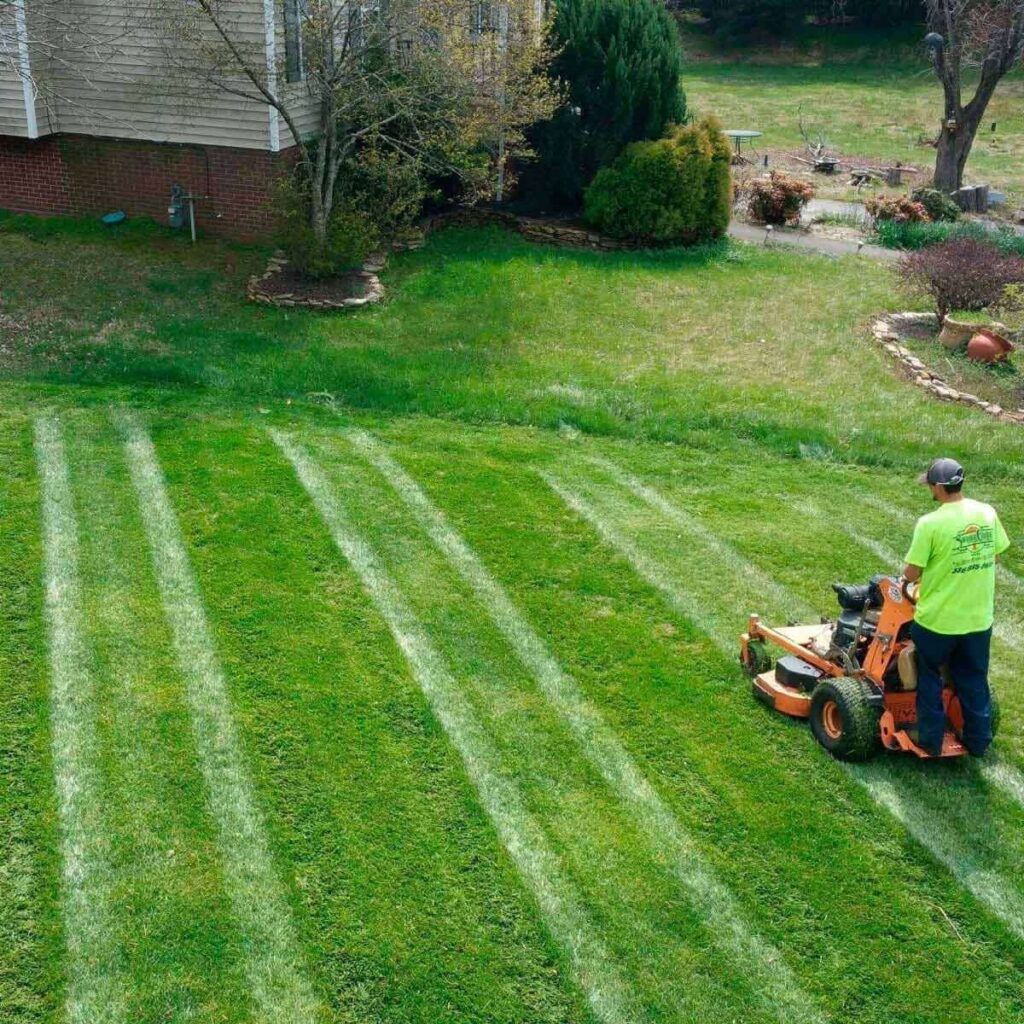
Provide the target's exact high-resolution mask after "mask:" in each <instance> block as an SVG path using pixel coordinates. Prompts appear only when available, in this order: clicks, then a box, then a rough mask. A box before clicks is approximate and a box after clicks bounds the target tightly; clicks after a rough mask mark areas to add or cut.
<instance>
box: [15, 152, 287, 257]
mask: <svg viewBox="0 0 1024 1024" xmlns="http://www.w3.org/2000/svg"><path fill="white" fill-rule="evenodd" d="M294 156H295V154H294V151H290V152H285V153H280V154H275V153H265V152H261V151H259V150H246V149H232V148H227V147H224V146H183V145H176V144H168V143H159V142H133V141H127V140H120V139H99V138H93V137H91V136H88V135H57V136H49V137H46V138H43V139H38V140H35V141H29V140H25V139H16V138H11V137H10V136H0V208H2V209H7V210H14V211H16V212H19V213H39V214H60V213H74V214H82V215H94V214H103V213H108V212H110V211H111V210H124V211H125V212H126V213H127V214H128V215H129V216H136V217H143V216H144V217H152V218H154V219H155V220H157V221H159V222H160V223H167V206H168V204H169V202H170V198H171V186H172V185H175V184H178V185H183V186H184V187H185V189H186V191H189V192H191V193H193V194H195V195H199V196H204V197H206V198H204V199H200V200H199V201H198V202H197V203H196V219H197V224H198V226H199V227H200V229H201V230H203V231H206V232H207V233H209V234H213V235H220V236H223V237H227V238H236V239H239V240H247V239H256V238H261V237H265V236H266V235H267V234H268V233H269V232H270V231H271V229H272V227H273V223H272V217H271V213H270V210H269V209H268V201H269V198H270V193H271V190H272V187H273V182H274V179H275V177H276V176H277V175H278V174H280V173H281V171H282V170H283V169H284V168H286V167H287V166H289V165H290V164H291V163H292V162H293V160H294Z"/></svg>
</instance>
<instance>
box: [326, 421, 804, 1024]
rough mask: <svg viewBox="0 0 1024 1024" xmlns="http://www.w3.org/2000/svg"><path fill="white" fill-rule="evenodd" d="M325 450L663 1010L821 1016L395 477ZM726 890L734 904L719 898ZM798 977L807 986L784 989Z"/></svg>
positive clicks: (603, 922)
mask: <svg viewBox="0 0 1024 1024" xmlns="http://www.w3.org/2000/svg"><path fill="white" fill-rule="evenodd" d="M316 450H317V453H318V458H319V460H320V461H321V463H322V464H324V465H325V466H330V470H329V475H330V479H331V483H332V486H333V487H334V489H335V491H336V493H337V494H338V496H339V499H341V500H344V502H345V506H346V510H347V513H348V515H349V516H350V517H352V519H353V520H358V521H359V522H360V524H361V529H362V530H364V531H366V535H367V536H368V537H370V538H371V541H372V543H373V545H374V547H375V549H376V550H377V551H378V553H379V555H380V557H381V558H382V559H383V560H385V561H386V563H387V567H388V571H389V573H391V574H393V576H394V578H395V580H396V582H397V583H398V585H399V586H400V588H401V590H402V592H403V593H404V594H405V595H406V600H408V602H409V603H410V605H411V606H412V607H413V610H414V613H415V614H416V616H417V617H418V618H419V619H420V621H421V622H422V623H423V625H424V627H425V629H426V630H427V631H428V632H429V635H430V638H431V642H432V643H433V644H434V645H435V646H436V647H437V648H438V649H439V650H440V651H441V652H442V654H443V656H444V657H445V659H446V660H447V661H448V663H449V664H450V665H451V667H452V669H453V671H454V673H455V675H456V677H457V678H458V680H459V681H460V684H461V685H462V686H463V687H464V689H465V691H466V693H467V696H468V697H469V698H470V699H471V700H472V701H473V703H474V707H475V709H476V711H477V713H478V714H479V715H480V716H481V719H482V721H483V722H484V723H485V724H486V728H487V730H488V732H489V734H490V735H491V737H492V739H493V742H494V743H495V745H496V747H497V748H498V749H499V750H500V753H501V761H502V764H503V766H504V770H505V771H506V772H507V774H508V775H509V776H510V777H511V778H514V779H515V780H516V782H517V783H518V784H519V786H520V787H521V789H522V792H523V795H524V799H525V800H526V801H527V802H528V804H529V809H530V811H531V813H533V814H534V815H535V816H536V817H537V818H538V819H539V820H540V821H541V822H542V823H543V827H544V829H545V831H546V833H547V834H548V836H549V838H550V839H551V841H552V842H553V843H554V844H555V846H556V848H557V850H558V852H559V853H560V855H561V856H562V858H563V860H564V862H565V863H566V865H567V868H568V869H569V871H570V872H571V875H572V878H573V881H574V882H575V884H576V885H577V886H578V888H579V889H580V891H581V893H582V894H583V897H584V899H585V900H586V902H587V904H588V906H589V909H590V913H591V915H592V916H593V918H594V921H595V923H596V924H597V925H598V927H599V929H600V931H601V933H602V934H603V935H604V936H605V937H606V941H607V942H608V944H609V946H610V947H611V948H612V949H613V951H614V952H615V955H616V958H617V959H618V960H619V961H620V962H621V963H622V964H623V965H624V966H625V967H626V968H628V970H629V972H630V974H631V976H632V977H635V978H637V979H638V980H639V981H640V984H641V986H642V989H643V991H644V994H645V999H646V1001H647V1003H648V1005H649V1006H650V1008H651V1012H652V1014H656V1015H658V1016H666V1017H667V1018H668V1019H672V1018H673V1017H675V1016H679V1015H682V1016H684V1017H695V1018H701V1017H706V1016H708V1015H713V1014H714V1013H716V1012H720V1013H722V1014H723V1015H726V1016H730V1015H732V1016H735V1015H744V1016H746V1017H748V1018H749V1019H751V1020H757V1021H762V1020H763V1021H771V1020H777V1019H778V1015H779V1012H780V1006H781V1007H784V1008H786V1009H787V1010H792V1015H793V1017H794V1018H796V1017H798V1016H799V1017H802V1018H803V1019H807V1018H808V1017H811V1018H813V1015H814V1011H813V1009H811V1008H809V1001H808V1000H807V998H806V995H805V994H804V993H802V992H800V991H799V987H798V986H796V984H795V981H794V980H793V979H792V976H791V975H789V976H788V977H787V972H786V969H785V967H784V965H783V964H781V958H778V954H777V953H776V954H775V955H776V958H777V959H776V960H774V961H768V959H767V957H765V952H766V950H765V948H764V943H763V942H762V941H761V940H760V939H759V938H758V937H757V936H756V935H751V934H750V932H749V929H748V927H747V925H746V922H744V921H743V920H742V918H741V916H740V915H738V914H737V913H736V910H735V907H734V906H733V905H732V901H731V899H730V897H729V894H728V893H727V892H726V891H725V890H724V889H723V888H722V887H721V886H720V885H718V884H717V882H716V880H715V878H714V875H713V872H710V871H709V870H708V867H707V864H706V861H705V860H704V858H703V856H702V854H701V852H700V851H699V848H698V845H697V844H696V843H695V842H694V841H693V839H692V838H690V837H688V836H687V837H683V836H681V830H680V828H679V827H678V825H675V826H674V832H672V833H669V834H667V835H666V834H664V832H660V833H659V834H657V835H656V836H655V835H653V834H651V835H649V834H646V833H645V830H644V828H643V825H642V824H641V823H639V822H638V821H637V815H636V814H635V813H634V810H635V809H634V808H632V807H630V806H628V805H627V804H626V803H624V801H623V800H622V799H621V795H620V793H619V792H617V791H616V789H615V786H614V785H613V784H610V783H609V781H608V780H606V779H605V778H603V777H602V774H601V773H600V771H599V770H598V766H597V765H596V764H595V763H592V762H593V759H592V758H590V757H588V756H587V753H586V751H584V750H582V749H581V745H580V743H579V741H578V739H579V738H578V736H577V735H575V734H574V731H573V729H572V728H571V727H570V726H569V725H568V723H567V720H566V717H565V716H563V715H562V714H561V713H560V712H558V711H556V710H555V709H554V708H553V706H552V702H551V700H550V698H549V695H548V694H546V693H545V692H543V690H542V689H541V687H540V686H539V685H538V683H537V681H536V680H535V679H533V678H532V677H531V676H530V674H529V673H528V672H525V671H524V669H523V667H522V665H521V664H520V662H519V658H518V657H517V656H516V655H515V652H514V650H512V649H510V647H509V644H508V638H507V636H506V635H504V634H503V633H502V632H501V631H500V630H499V629H498V627H497V626H496V625H495V624H494V623H493V622H491V621H489V616H488V615H487V613H486V610H485V608H483V607H482V606H481V602H480V599H479V596H478V595H477V594H475V593H474V592H473V590H472V589H470V588H469V587H468V586H467V584H466V583H465V581H463V580H461V579H460V577H459V576H458V574H456V573H455V572H454V571H453V569H452V567H451V565H449V564H448V563H447V561H446V559H445V557H444V556H443V555H442V554H441V553H440V552H438V551H437V550H435V549H434V547H433V545H431V544H430V542H429V541H428V539H427V537H425V536H424V535H423V533H422V530H421V529H420V528H419V526H418V525H417V523H416V522H415V520H413V519H412V518H411V517H410V515H409V513H408V511H407V510H406V509H405V508H404V507H403V505H402V503H401V502H399V501H398V500H397V499H396V496H395V495H394V494H393V492H392V491H391V490H390V488H389V487H388V486H387V485H386V484H385V482H384V481H383V480H381V479H380V478H379V476H378V475H377V474H376V473H374V472H372V471H370V470H368V468H367V467H366V466H365V465H363V464H362V462H361V460H359V459H356V461H351V460H352V459H353V458H355V456H354V454H353V453H352V452H350V451H349V450H348V448H347V446H344V445H342V446H341V447H340V448H339V446H338V445H337V444H336V443H332V441H331V440H329V439H328V440H325V441H324V442H323V443H322V444H318V445H317V446H316ZM606 739H607V737H606ZM613 781H617V780H613ZM648 824H649V822H648ZM670 827H673V826H670ZM683 844H685V845H683ZM681 845H683V848H682V849H681V848H680V847H681ZM681 881H683V882H685V883H686V884H682V885H681V884H680V882H681ZM713 899H718V900H720V901H721V902H722V903H723V906H722V907H719V908H711V909H710V910H709V907H708V902H709V900H713ZM725 929H730V931H729V933H728V934H723V931H724V930H725ZM723 951H728V953H729V955H722V954H723ZM734 951H735V952H736V953H737V955H736V956H733V955H732V953H733V952H734ZM752 957H762V958H763V959H761V960H760V962H758V961H757V960H754V961H753V963H752V962H751V958H752ZM776 971H777V976H775V975H773V974H770V973H769V972H776ZM787 981H788V982H790V983H791V984H793V985H794V989H795V990H796V991H787V992H785V993H784V995H783V996H782V998H780V999H778V1000H777V1001H776V999H773V996H777V994H778V991H779V985H780V984H785V983H786V982H787Z"/></svg>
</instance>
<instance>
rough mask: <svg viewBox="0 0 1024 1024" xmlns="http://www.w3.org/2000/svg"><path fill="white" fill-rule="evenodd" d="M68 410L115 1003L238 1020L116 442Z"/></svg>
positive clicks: (133, 1012) (201, 829)
mask: <svg viewBox="0 0 1024 1024" xmlns="http://www.w3.org/2000/svg"><path fill="white" fill-rule="evenodd" d="M67 423H68V430H69V433H70V432H71V431H73V436H74V438H75V444H74V446H73V447H72V448H71V449H70V450H69V458H70V462H71V466H72V476H73V479H74V480H75V481H76V482H77V486H76V500H77V508H78V516H79V523H80V528H81V535H82V538H83V543H82V554H81V565H82V577H83V581H84V582H83V587H82V590H83V605H84V608H85V611H86V621H87V622H88V623H89V633H90V639H91V642H92V646H93V650H94V652H95V659H96V666H97V694H98V699H99V704H100V716H99V717H100V739H101V745H102V753H103V760H102V764H103V770H104V777H105V779H106V780H107V788H108V793H107V799H106V807H107V817H108V822H109V829H110V835H111V845H112V847H113V852H114V857H115V860H114V864H115V869H116V873H117V887H116V889H115V891H114V894H113V897H112V899H113V902H114V903H115V905H116V906H117V908H118V914H117V919H116V922H115V925H116V933H117V936H118V942H119V945H120V948H121V950H122V955H123V958H124V962H125V965H126V970H127V971H128V972H129V973H130V975H131V977H132V978H133V979H134V983H133V984H132V986H131V988H130V991H129V992H128V1014H127V1015H128V1018H129V1019H130V1020H132V1021H139V1022H143V1021H145V1022H148V1021H154V1022H155V1021H160V1020H162V1019H167V1018H169V1019H172V1020H179V1019H180V1020H187V1019H188V1018H189V1017H205V1018H207V1019H213V1020H217V1021H219V1022H242V1021H247V1020H250V1019H251V1007H250V1005H249V998H248V992H249V986H248V983H247V979H246V977H245V974H244V972H243V970H242V965H243V964H244V962H245V957H244V954H243V951H242V949H241V948H240V936H239V932H238V929H237V928H236V927H235V926H234V925H233V915H232V910H231V905H230V903H229V901H228V899H227V897H226V895H225V886H224V878H223V874H222V871H221V862H220V857H219V854H218V850H217V830H216V826H215V824H214V822H213V821H212V820H211V817H210V814H209V812H208V809H207V800H206V798H205V784H204V780H203V775H202V772H201V770H200V767H199V764H198V761H197V757H196V751H195V743H194V739H193V731H192V726H191V721H190V714H189V707H188V702H187V699H186V697H185V693H184V688H183V687H182V680H181V675H180V672H179V670H178V665H177V660H176V657H175V650H174V642H173V639H172V636H171V633H170V629H169V626H168V624H167V621H166V618H165V616H164V614H163V609H162V605H161V600H160V593H159V590H158V588H157V583H156V579H155V577H154V574H153V572H152V569H151V567H150V566H151V559H150V555H149V544H148V541H147V537H146V532H145V528H144V525H143V522H142V518H141V515H140V512H139V507H138V502H137V500H136V494H135V490H134V487H133V484H132V481H131V479H130V476H129V472H128V467H127V465H126V462H125V458H124V456H125V452H124V446H123V444H122V443H121V438H120V436H119V434H118V432H117V431H116V430H114V429H113V428H112V426H111V424H110V421H109V418H108V417H107V416H106V415H104V414H102V413H99V412H94V413H88V414H77V415H75V416H74V417H73V418H69V419H68V420H67Z"/></svg>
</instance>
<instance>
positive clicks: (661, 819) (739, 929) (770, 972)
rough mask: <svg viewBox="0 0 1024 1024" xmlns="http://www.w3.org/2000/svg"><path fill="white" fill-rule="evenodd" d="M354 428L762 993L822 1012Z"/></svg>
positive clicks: (595, 716)
mask: <svg viewBox="0 0 1024 1024" xmlns="http://www.w3.org/2000/svg"><path fill="white" fill-rule="evenodd" d="M347 436H348V438H349V440H350V441H351V442H352V443H353V444H354V445H355V447H356V448H357V449H358V450H359V451H360V452H362V453H363V454H364V455H365V456H366V457H367V459H368V460H369V461H370V462H371V463H372V464H373V465H374V466H375V467H376V468H377V469H378V471H379V472H380V473H381V475H382V476H383V477H384V478H385V479H386V480H387V481H388V483H389V484H390V485H391V486H392V487H393V488H394V490H395V491H396V493H397V494H398V495H399V496H400V497H401V499H402V500H403V501H404V502H405V504H406V506H407V507H408V508H409V510H410V511H411V512H412V513H413V515H414V517H415V518H416V521H417V522H418V523H419V524H420V526H421V527H422V528H423V529H424V530H425V531H426V533H427V535H428V536H429V537H430V539H431V540H432V541H433V542H434V544H435V546H436V547H437V548H438V549H439V550H440V551H441V553H442V554H443V555H445V557H447V559H448V560H449V562H450V563H451V564H452V565H453V566H454V567H455V569H456V571H457V572H458V573H459V575H460V576H461V577H462V578H463V579H464V580H465V581H466V582H467V583H468V584H469V585H470V587H471V588H472V589H473V592H474V593H475V594H476V596H477V598H478V600H479V601H480V603H481V604H482V605H483V606H484V607H485V608H486V609H487V613H488V615H489V616H490V618H491V620H492V621H493V622H494V624H495V626H497V628H498V629H499V630H500V631H501V633H502V635H503V636H504V637H505V639H506V640H507V641H508V643H509V644H510V646H511V647H512V649H513V650H514V651H515V652H516V654H517V655H518V657H519V659H520V661H521V662H522V663H523V665H525V666H526V668H527V669H528V670H529V671H530V672H531V673H532V675H533V676H534V678H535V679H536V680H537V682H538V684H539V685H540V688H541V690H542V691H543V692H544V694H545V696H546V697H547V698H548V700H549V701H550V702H551V704H552V705H553V706H554V707H555V708H556V709H557V711H558V713H559V714H560V715H561V716H562V718H563V719H564V720H565V722H566V723H567V724H568V725H569V727H570V728H571V729H572V731H573V733H574V734H575V736H576V739H577V741H578V743H579V745H580V749H581V750H582V751H583V753H584V755H585V756H586V757H587V759H588V760H589V761H590V763H591V764H593V765H594V767H595V768H596V769H597V770H598V771H599V772H600V773H601V776H602V777H603V778H604V780H605V781H606V782H607V783H608V785H609V786H610V787H611V788H612V789H613V790H614V791H615V793H616V794H617V796H618V798H619V799H620V800H621V801H623V803H625V804H626V805H627V806H628V807H629V808H630V809H631V811H632V812H633V814H635V815H636V817H637V819H638V820H639V822H640V825H641V827H642V828H643V830H644V833H645V834H646V836H647V839H648V842H649V843H650V844H651V846H652V848H653V849H654V851H655V853H656V854H657V855H658V857H659V858H664V859H665V861H666V862H667V863H669V864H670V865H671V870H672V872H673V874H674V875H675V877H676V878H677V880H678V881H679V882H680V883H681V884H682V885H683V887H684V888H685V889H686V891H687V892H688V893H689V897H690V900H691V902H692V904H693V906H694V908H695V909H696V911H697V913H698V914H700V915H701V917H702V918H703V919H704V921H705V923H706V925H707V928H708V930H709V932H710V934H711V936H712V937H713V939H714V941H715V942H716V943H717V944H718V945H720V946H721V947H722V948H723V949H724V951H725V952H726V953H728V954H729V956H730V957H732V958H733V960H734V962H735V965H736V967H737V969H738V970H739V971H740V972H741V973H742V974H743V975H745V976H746V977H747V978H749V979H750V980H751V988H752V990H753V992H754V993H755V994H756V995H757V997H758V998H759V1000H760V1001H762V1002H763V1003H764V1004H766V1005H767V1007H768V1009H769V1010H770V1012H772V1013H774V1014H777V1015H778V1016H779V1018H780V1019H781V1020H784V1021H794V1022H795V1021H807V1022H811V1021H820V1020H822V1018H821V1016H820V1015H819V1014H818V1013H817V1011H816V1010H815V1009H814V1008H813V1006H812V1005H811V1001H810V999H809V997H808V996H807V995H806V994H805V993H804V992H803V991H802V990H801V988H800V985H799V982H798V981H797V978H796V976H795V975H794V974H793V972H792V971H791V970H790V969H789V968H788V967H787V966H786V964H785V962H784V961H783V959H782V954H781V953H780V952H779V951H778V950H777V949H775V948H774V947H773V946H772V945H771V944H769V943H768V942H766V941H765V940H764V939H762V938H761V937H760V936H758V935H757V934H756V933H755V932H753V930H752V929H751V927H750V925H749V924H748V922H747V921H746V920H744V918H743V915H742V913H741V911H740V909H739V907H738V906H737V905H736V901H735V900H734V898H733V896H732V893H731V892H730V891H729V889H728V887H727V886H725V885H724V884H723V883H722V882H721V881H720V880H719V879H718V878H717V877H716V875H715V872H714V869H713V868H712V867H711V865H710V864H709V863H708V862H707V858H706V857H705V856H704V855H703V854H702V853H701V851H700V849H699V847H698V846H697V844H696V843H695V842H694V840H693V838H692V837H691V836H690V835H689V834H688V833H687V832H686V830H685V829H684V828H683V826H682V825H681V824H680V822H679V820H678V819H677V818H676V816H675V815H674V814H673V813H672V811H671V810H670V809H669V807H668V806H667V805H666V804H665V802H664V801H663V800H662V798H661V797H660V796H659V795H658V793H657V792H656V791H655V789H654V787H653V786H652V785H651V784H650V782H649V781H648V780H647V779H646V778H645V776H644V775H643V773H642V772H641V771H640V768H639V767H638V765H637V764H636V762H635V761H634V760H633V759H632V757H630V755H629V752H628V751H627V750H626V748H625V747H624V746H623V744H622V742H621V741H620V740H619V738H618V737H617V736H616V735H615V732H614V730H613V729H612V728H611V727H610V726H609V725H608V723H607V722H606V721H605V720H604V718H603V716H602V715H601V713H600V712H599V711H598V710H597V709H596V708H595V707H594V706H593V705H592V704H590V702H589V701H587V699H586V697H585V696H584V695H583V693H582V691H581V690H580V688H579V685H578V684H577V683H576V681H575V680H574V679H573V678H572V677H571V676H570V675H568V673H566V672H565V671H564V670H563V669H562V667H561V666H560V665H559V663H558V662H557V661H556V660H555V658H554V656H553V655H552V654H551V652H550V651H549V650H548V647H547V645H546V644H545V643H544V641H543V640H542V639H541V637H540V636H539V635H538V634H537V632H536V631H535V630H534V629H533V627H532V626H531V625H530V624H529V622H527V620H526V618H525V616H524V615H523V614H522V612H520V610H519V609H518V608H517V607H516V605H515V604H514V603H513V602H512V600H511V598H510V597H509V596H508V594H507V593H506V592H505V590H504V588H503V587H502V586H501V584H500V583H498V581H497V580H496V579H495V578H494V577H493V576H492V575H491V573H490V572H489V571H488V569H487V567H486V566H485V565H484V563H483V561H482V560H481V559H480V557H479V556H478V555H477V554H476V553H475V552H474V551H473V550H472V548H470V547H469V545H468V544H467V543H466V541H465V540H464V539H463V537H462V536H461V534H459V533H458V531H457V530H455V528H454V527H452V526H451V524H450V523H449V522H448V520H447V518H446V517H445V515H444V513H443V512H441V510H440V509H439V508H437V506H435V505H434V504H433V503H432V502H431V500H430V499H429V498H428V497H427V495H426V494H425V493H424V491H423V489H422V488H421V487H420V486H419V485H418V484H417V483H416V481H415V480H413V478H412V477H411V476H410V475H409V474H408V473H407V472H406V471H405V470H404V469H403V468H402V467H401V466H400V465H399V464H398V462H397V461H396V460H395V459H394V458H393V457H392V456H391V455H390V453H389V452H388V451H387V450H386V449H385V448H384V446H383V445H382V444H381V443H380V442H379V441H377V440H376V439H375V438H373V437H371V436H370V435H369V434H367V433H365V432H364V431H351V432H349V434H348V435H347Z"/></svg>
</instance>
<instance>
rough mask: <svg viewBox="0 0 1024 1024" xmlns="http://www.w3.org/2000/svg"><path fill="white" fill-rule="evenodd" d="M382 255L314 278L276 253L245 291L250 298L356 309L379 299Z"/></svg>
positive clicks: (270, 302)
mask: <svg viewBox="0 0 1024 1024" xmlns="http://www.w3.org/2000/svg"><path fill="white" fill-rule="evenodd" d="M383 266H384V259H383V258H382V257H377V258H374V259H371V260H368V261H367V262H366V263H365V264H364V265H363V268H362V269H361V270H353V271H349V272H348V273H344V274H339V275H338V276H337V277H329V278H323V279H321V280H316V279H313V278H309V277H304V276H303V275H301V274H299V273H297V272H296V271H294V270H291V269H290V268H289V266H288V260H287V259H285V257H284V254H283V253H280V252H278V253H275V254H274V255H273V256H272V257H271V258H270V260H269V262H268V263H267V269H266V270H265V271H264V272H263V274H262V276H256V275H254V276H253V277H251V278H249V285H248V288H247V290H246V293H247V295H248V297H249V299H250V300H251V301H252V302H262V303H264V304H265V305H270V306H301V307H305V308H307V309H357V308H359V307H361V306H369V305H372V304H373V303H375V302H380V300H381V299H382V298H384V287H383V285H382V284H381V283H380V279H379V278H378V277H377V272H378V271H379V270H381V269H382V268H383Z"/></svg>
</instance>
